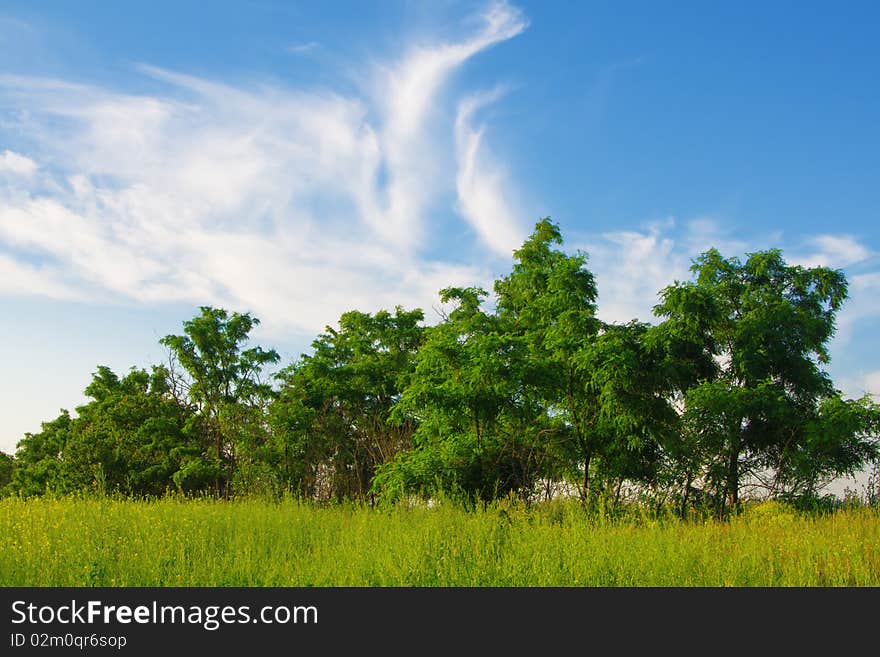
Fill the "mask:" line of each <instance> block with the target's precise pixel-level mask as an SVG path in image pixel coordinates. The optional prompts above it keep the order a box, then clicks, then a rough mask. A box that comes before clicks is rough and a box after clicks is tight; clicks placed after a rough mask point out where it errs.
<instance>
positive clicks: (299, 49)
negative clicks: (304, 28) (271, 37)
mask: <svg viewBox="0 0 880 657" xmlns="http://www.w3.org/2000/svg"><path fill="white" fill-rule="evenodd" d="M317 47H318V42H317V41H308V42H306V43H292V44H290V45H289V46H287V48H285V50H286V51H287V52H289V53H290V54H291V55H307V54H308V53H310V52H312V51H313V50H315V49H316V48H317Z"/></svg>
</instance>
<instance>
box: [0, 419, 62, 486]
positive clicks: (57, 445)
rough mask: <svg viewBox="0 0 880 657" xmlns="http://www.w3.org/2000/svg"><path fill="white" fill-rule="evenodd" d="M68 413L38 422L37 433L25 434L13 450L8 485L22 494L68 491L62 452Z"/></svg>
mask: <svg viewBox="0 0 880 657" xmlns="http://www.w3.org/2000/svg"><path fill="white" fill-rule="evenodd" d="M71 423H72V420H71V418H70V413H68V411H66V410H65V409H61V414H60V415H59V416H58V417H57V418H55V419H54V420H51V421H49V422H43V423H42V430H41V431H40V432H38V433H26V434H25V435H24V438H22V439H21V440H20V441H19V442H18V445H17V446H16V450H15V461H16V468H15V470H14V471H13V476H12V488H13V490H14V491H15V492H16V493H19V494H21V495H25V496H31V495H42V494H44V493H52V492H57V493H63V492H67V491H68V490H69V486H68V484H67V481H66V479H65V477H64V470H63V458H62V454H63V452H64V448H65V446H66V445H67V441H68V439H69V438H70V431H71Z"/></svg>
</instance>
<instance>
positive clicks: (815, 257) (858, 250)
mask: <svg viewBox="0 0 880 657" xmlns="http://www.w3.org/2000/svg"><path fill="white" fill-rule="evenodd" d="M805 246H806V248H807V249H808V250H809V253H806V254H802V255H796V256H794V257H792V258H791V263H792V264H798V265H803V266H805V267H834V268H839V267H846V266H847V265H852V264H855V263H857V262H861V261H862V260H866V259H868V258H869V257H871V255H872V253H871V251H869V250H868V249H867V248H866V247H865V246H864V245H862V244H860V243H859V241H858V239H857V238H855V237H853V236H852V235H817V236H816V237H812V238H810V239H809V240H807V243H806V245H805Z"/></svg>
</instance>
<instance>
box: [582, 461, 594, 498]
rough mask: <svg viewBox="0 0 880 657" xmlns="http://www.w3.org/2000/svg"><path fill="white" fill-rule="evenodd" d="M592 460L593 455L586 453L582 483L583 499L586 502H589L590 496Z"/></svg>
mask: <svg viewBox="0 0 880 657" xmlns="http://www.w3.org/2000/svg"><path fill="white" fill-rule="evenodd" d="M591 460H592V454H590V453H589V452H586V453H585V454H584V480H583V482H582V483H581V497H582V498H583V500H584V502H586V501H587V496H588V495H589V494H590V461H591Z"/></svg>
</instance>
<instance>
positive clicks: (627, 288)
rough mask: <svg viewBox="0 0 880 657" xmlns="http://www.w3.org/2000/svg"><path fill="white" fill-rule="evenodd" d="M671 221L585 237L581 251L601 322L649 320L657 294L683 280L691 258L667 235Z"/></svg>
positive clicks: (690, 255)
mask: <svg viewBox="0 0 880 657" xmlns="http://www.w3.org/2000/svg"><path fill="white" fill-rule="evenodd" d="M674 226H675V222H674V221H672V220H666V221H664V222H655V223H653V224H649V225H648V226H647V227H646V228H645V229H643V230H641V231H617V232H609V233H603V234H602V235H598V236H594V237H591V238H588V239H587V240H586V241H585V242H584V243H583V244H582V245H580V248H581V250H583V251H586V252H587V254H588V255H589V260H588V262H587V266H588V267H589V269H590V270H591V271H592V272H593V273H594V275H595V276H596V285H597V287H598V290H599V303H598V306H599V307H598V315H599V317H600V318H601V319H602V320H604V321H606V322H621V323H622V322H628V321H630V320H632V319H639V320H642V321H651V320H653V318H654V316H653V307H654V306H655V305H656V304H657V303H658V301H659V299H658V296H657V294H658V292H659V291H660V290H661V289H662V288H663V287H665V286H666V285H670V284H671V283H673V282H674V281H675V280H676V279H678V280H686V279H688V278H689V272H688V267H689V266H690V257H692V256H693V255H696V254H692V253H690V252H689V251H687V250H686V248H684V247H683V246H682V244H681V243H678V242H676V240H675V238H674V236H673V235H670V234H669V233H670V232H671V231H672V229H673V228H674Z"/></svg>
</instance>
